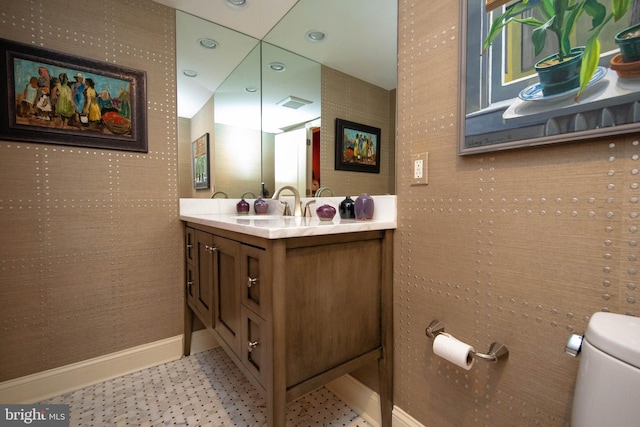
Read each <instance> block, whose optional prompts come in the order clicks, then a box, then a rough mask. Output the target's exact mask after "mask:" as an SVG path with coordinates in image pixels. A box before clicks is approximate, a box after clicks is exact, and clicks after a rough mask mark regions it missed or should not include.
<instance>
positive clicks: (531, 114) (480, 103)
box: [458, 0, 640, 155]
mask: <svg viewBox="0 0 640 427" xmlns="http://www.w3.org/2000/svg"><path fill="white" fill-rule="evenodd" d="M493 12H494V15H493V18H492V17H491V15H489V14H488V13H487V12H486V9H485V1H484V0H463V1H462V2H461V3H460V25H459V27H460V60H459V64H460V65H459V67H460V69H459V76H460V82H461V85H460V90H459V93H460V98H459V105H458V107H459V108H458V111H459V113H458V114H459V116H458V117H459V126H458V154H459V155H468V154H476V153H486V152H492V151H499V150H508V149H514V148H522V147H532V146H540V145H549V144H556V143H567V142H574V141H583V140H586V139H594V138H600V137H605V136H612V135H618V134H627V133H633V132H638V131H640V119H639V118H638V114H637V113H635V111H636V108H637V107H635V105H636V104H637V103H638V101H640V85H638V83H637V81H638V79H625V78H620V77H618V76H617V74H616V71H614V70H612V69H611V64H610V61H611V59H612V58H611V57H613V56H614V55H615V54H616V51H615V50H613V51H606V52H605V50H604V49H603V55H602V56H601V58H600V61H599V68H598V72H596V75H594V79H592V83H590V85H589V87H588V88H587V89H586V90H585V92H584V93H583V94H582V95H581V97H580V101H579V102H575V101H574V98H575V97H574V95H575V93H574V92H567V93H563V94H559V95H554V96H552V97H545V96H538V97H536V96H534V95H533V94H534V93H536V94H538V93H539V92H536V91H535V89H537V88H538V87H539V86H540V85H539V79H538V77H537V76H535V74H534V75H532V76H531V77H530V78H529V79H524V78H521V79H520V83H521V85H522V86H523V87H525V88H524V89H522V88H521V87H518V86H515V85H512V86H514V89H515V87H518V89H516V90H514V91H513V93H512V94H509V95H508V96H504V99H496V100H492V97H493V96H492V95H491V91H492V90H494V89H495V85H493V86H492V79H493V78H496V76H497V78H500V77H502V75H503V71H504V64H502V63H501V62H500V58H501V56H499V55H500V52H502V51H504V50H505V49H506V47H505V46H503V43H502V38H501V37H498V38H496V39H495V40H494V42H493V44H492V46H491V48H490V49H489V51H488V52H487V53H485V54H483V55H481V52H482V49H483V46H482V44H483V41H484V38H485V37H483V36H482V33H481V31H482V29H487V28H489V26H490V23H491V19H494V18H495V17H496V16H497V15H499V14H500V13H502V10H501V9H496V10H494V11H493ZM624 19H625V20H628V19H629V18H628V15H627V16H625V18H624ZM590 23H591V21H590V20H589V19H586V18H585V20H584V22H581V23H580V24H579V25H583V28H584V29H585V31H588V30H589V25H590ZM510 25H516V24H510ZM479 29H480V30H479ZM523 34H524V33H523ZM548 37H549V36H548ZM517 45H518V46H522V47H521V49H522V52H525V49H528V50H530V51H531V52H533V50H532V49H531V48H530V47H529V46H531V39H530V36H529V35H527V37H524V36H523V38H522V41H521V43H518V44H517ZM521 54H522V55H524V53H521ZM495 70H500V71H498V72H496V71H495ZM596 76H597V77H598V79H596ZM502 89H504V90H505V91H508V90H509V88H508V87H507V85H504V86H502V87H501V88H500V90H502Z"/></svg>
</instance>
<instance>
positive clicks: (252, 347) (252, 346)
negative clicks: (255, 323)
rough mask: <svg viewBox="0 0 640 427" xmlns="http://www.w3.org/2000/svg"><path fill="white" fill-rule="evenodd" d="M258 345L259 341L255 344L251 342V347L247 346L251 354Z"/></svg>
mask: <svg viewBox="0 0 640 427" xmlns="http://www.w3.org/2000/svg"><path fill="white" fill-rule="evenodd" d="M258 344H259V343H258V341H254V342H251V341H249V345H248V346H247V349H248V350H249V353H251V352H252V351H253V350H254V349H255V348H256V347H257V346H258Z"/></svg>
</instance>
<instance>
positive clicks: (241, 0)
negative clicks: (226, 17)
mask: <svg viewBox="0 0 640 427" xmlns="http://www.w3.org/2000/svg"><path fill="white" fill-rule="evenodd" d="M226 2H227V5H229V6H231V7H245V6H247V0H226Z"/></svg>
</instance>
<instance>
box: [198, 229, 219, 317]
mask: <svg viewBox="0 0 640 427" xmlns="http://www.w3.org/2000/svg"><path fill="white" fill-rule="evenodd" d="M194 243H195V248H194V260H195V263H194V266H193V267H194V274H193V276H194V277H193V279H194V280H193V282H194V285H193V286H194V287H195V291H194V295H193V308H194V309H195V310H196V312H197V314H198V317H199V318H200V320H202V323H204V325H205V326H207V327H209V328H211V327H213V253H214V252H213V250H214V249H213V235H211V234H209V233H205V232H204V231H200V230H195V242H194Z"/></svg>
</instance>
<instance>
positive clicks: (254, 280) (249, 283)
mask: <svg viewBox="0 0 640 427" xmlns="http://www.w3.org/2000/svg"><path fill="white" fill-rule="evenodd" d="M258 280H260V279H259V278H258V277H247V288H250V287H252V286H253V285H255V284H256V283H258Z"/></svg>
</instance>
